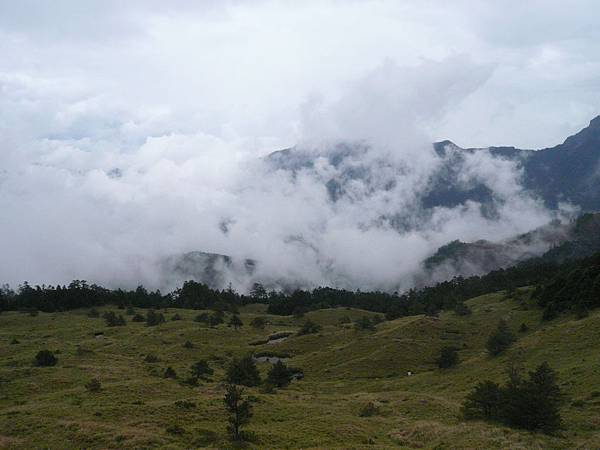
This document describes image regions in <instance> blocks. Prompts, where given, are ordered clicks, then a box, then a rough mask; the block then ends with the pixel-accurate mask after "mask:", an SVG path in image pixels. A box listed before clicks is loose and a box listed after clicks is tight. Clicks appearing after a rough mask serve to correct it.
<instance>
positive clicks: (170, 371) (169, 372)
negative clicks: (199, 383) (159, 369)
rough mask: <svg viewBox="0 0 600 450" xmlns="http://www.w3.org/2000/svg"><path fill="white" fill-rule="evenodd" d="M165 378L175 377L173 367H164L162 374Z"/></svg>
mask: <svg viewBox="0 0 600 450" xmlns="http://www.w3.org/2000/svg"><path fill="white" fill-rule="evenodd" d="M163 375H164V377H165V378H177V373H175V369H173V368H172V367H171V366H169V367H167V368H166V369H165V373H164V374H163Z"/></svg>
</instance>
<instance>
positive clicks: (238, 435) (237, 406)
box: [223, 384, 252, 441]
mask: <svg viewBox="0 0 600 450" xmlns="http://www.w3.org/2000/svg"><path fill="white" fill-rule="evenodd" d="M243 393H244V390H243V389H242V388H238V387H237V386H235V385H233V384H230V385H229V386H227V391H226V393H225V398H224V399H223V401H224V403H225V407H226V408H227V412H228V413H229V417H228V422H229V425H228V426H227V431H228V433H229V435H230V436H231V439H232V440H234V441H241V440H242V438H243V434H242V431H241V427H242V426H244V425H246V424H247V423H248V422H250V418H251V417H252V405H251V404H250V402H249V401H248V400H247V399H244V398H243V397H242V395H243Z"/></svg>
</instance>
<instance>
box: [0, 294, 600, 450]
mask: <svg viewBox="0 0 600 450" xmlns="http://www.w3.org/2000/svg"><path fill="white" fill-rule="evenodd" d="M529 293H530V290H528V289H521V290H518V291H517V292H516V293H515V295H514V298H507V296H506V295H505V294H504V293H496V294H489V295H485V296H482V297H479V298H476V299H472V300H470V301H468V302H467V305H468V306H469V307H470V308H471V310H472V314H471V315H470V316H467V317H460V316H457V315H456V314H454V313H451V312H447V313H442V314H441V315H440V316H439V317H438V318H435V317H426V316H411V317H404V318H400V319H397V320H393V321H389V322H384V323H381V324H379V325H377V327H376V329H375V330H374V331H356V330H354V329H353V328H352V326H350V325H339V324H338V323H339V321H340V319H341V318H343V317H345V316H348V318H350V319H356V318H358V317H361V316H362V315H368V314H370V313H368V312H363V311H360V310H354V309H345V308H338V309H326V310H320V311H315V312H311V313H308V314H307V316H306V317H304V318H293V317H291V316H283V317H282V316H269V315H267V314H265V312H264V306H262V305H249V306H246V307H244V308H243V309H242V311H241V312H242V314H241V318H242V320H243V322H244V323H245V325H244V327H242V329H241V330H238V331H235V330H233V329H232V328H227V327H225V326H223V325H221V326H217V327H215V328H208V327H203V326H202V325H200V324H199V323H197V322H194V321H193V320H192V318H193V317H194V316H195V315H196V314H197V313H198V311H190V310H175V309H170V310H169V311H168V313H166V315H167V319H169V318H170V317H171V316H172V315H173V314H174V313H175V312H177V313H178V314H179V315H180V316H181V317H182V320H180V321H170V320H168V321H167V322H166V323H164V324H162V325H159V326H157V327H146V326H145V325H144V324H143V323H142V324H140V323H134V322H129V323H128V324H127V325H126V326H124V327H112V328H107V327H106V326H105V324H104V321H102V319H92V318H88V317H87V315H86V311H84V310H76V311H71V312H59V313H52V314H48V313H40V314H39V315H38V316H36V317H31V316H29V315H27V314H20V313H16V312H4V313H3V314H1V315H0V355H1V356H0V446H3V447H7V448H23V449H25V448H27V449H29V448H40V447H50V448H81V447H86V448H140V447H144V448H148V447H161V448H180V447H187V448H189V447H205V448H227V447H229V443H228V441H227V440H226V433H225V426H226V418H225V413H224V409H223V403H222V398H223V395H224V388H223V386H222V384H221V380H222V378H223V375H224V367H226V365H227V363H228V361H229V360H230V359H231V358H232V357H233V356H235V355H242V354H246V353H247V352H251V351H254V352H258V351H270V352H276V353H279V354H283V353H288V354H289V356H290V360H289V363H290V364H293V365H294V366H296V367H301V368H302V369H303V370H304V373H305V378H304V380H302V381H296V382H293V383H292V385H291V386H290V387H288V388H286V389H280V390H278V391H277V392H276V393H273V394H266V393H264V392H262V391H260V390H257V389H255V388H248V389H247V391H246V392H247V393H248V394H250V395H251V396H252V397H253V398H254V412H255V415H254V417H253V419H252V420H251V422H250V425H249V426H248V430H249V431H251V433H252V436H253V438H252V441H251V442H250V443H249V448H284V447H286V448H379V449H385V448H398V447H401V448H434V447H435V448H448V449H450V448H453V449H454V448H523V449H525V448H527V449H532V448H540V449H541V448H575V447H579V448H595V447H598V446H599V445H600V432H599V431H598V430H599V429H600V428H599V425H600V422H599V421H598V417H599V413H600V393H599V392H598V391H599V389H600V388H599V386H600V372H599V371H598V370H597V354H598V351H600V348H599V345H600V344H599V343H600V339H599V338H600V331H599V330H600V311H595V312H593V313H591V314H590V315H589V316H588V317H586V318H584V319H581V320H575V318H573V317H571V316H564V317H561V318H560V319H556V320H553V321H550V322H541V321H540V319H541V314H542V313H541V310H539V309H537V308H536V307H535V305H534V303H533V302H532V301H531V300H529ZM138 312H143V310H138ZM257 316H262V317H265V318H267V319H268V321H269V325H267V327H266V328H265V329H264V330H256V329H254V328H252V327H250V326H249V325H248V323H249V321H250V320H251V319H252V318H254V317H257ZM306 318H310V319H311V320H313V321H316V322H317V323H320V324H321V325H322V326H323V329H322V331H321V332H320V333H318V334H313V335H307V336H292V337H289V338H288V339H286V340H284V341H282V342H279V343H277V344H265V345H263V346H258V347H256V346H252V345H250V343H251V342H253V341H257V340H260V339H263V340H264V338H265V337H266V336H268V335H270V334H272V333H274V332H277V331H284V330H286V331H289V330H291V331H294V330H297V329H298V328H299V326H300V325H301V324H302V323H303V321H304V320H306ZM499 319H506V320H507V321H508V323H509V326H510V328H512V329H513V331H515V333H517V334H518V335H519V338H518V341H517V342H516V344H514V345H513V347H512V348H511V349H510V350H509V351H508V352H507V353H506V354H504V355H502V356H500V357H497V358H491V357H489V356H488V355H487V353H486V352H485V349H484V342H485V339H486V337H487V336H488V334H489V333H490V329H491V328H492V327H493V325H494V324H495V323H497V321H498V320H499ZM521 323H525V324H527V326H528V328H529V331H527V332H524V333H518V332H517V329H518V328H519V326H520V324H521ZM97 332H103V333H104V335H103V337H101V338H97V337H95V336H94V333H97ZM13 339H15V340H16V341H18V343H12V344H11V341H12V342H15V341H13ZM186 340H189V341H190V342H192V343H193V345H194V346H193V348H184V347H183V345H182V344H183V343H184V342H185V341H186ZM448 344H452V345H454V346H456V347H458V348H459V349H460V350H459V355H460V359H461V362H460V364H459V365H458V366H457V367H455V368H451V369H445V370H440V369H437V368H436V366H435V364H434V359H435V357H436V356H437V354H438V352H439V350H440V348H441V347H442V346H445V345H448ZM43 348H48V349H51V350H53V351H55V352H56V354H57V356H58V358H59V362H58V365H57V366H55V367H46V368H41V367H32V364H31V360H32V358H33V357H34V355H35V354H36V352H37V351H38V350H40V349H43ZM149 353H152V354H155V355H156V356H157V357H158V359H159V361H158V362H156V363H146V362H144V357H145V355H147V354H149ZM204 358H206V359H208V361H209V364H210V365H211V367H213V368H214V369H215V374H214V376H213V377H212V380H211V381H208V382H206V383H201V385H200V386H199V387H190V386H188V385H184V384H181V383H180V382H179V380H181V379H183V378H185V377H186V376H187V373H189V367H190V365H191V364H192V363H194V362H196V361H198V360H199V359H204ZM509 359H516V360H518V361H521V362H522V364H523V365H524V367H525V368H527V369H531V368H533V367H534V366H535V365H537V364H539V363H541V362H542V361H548V362H549V363H550V365H551V366H552V367H553V368H555V369H556V370H557V372H558V376H559V382H560V385H561V388H562V389H563V391H564V393H565V400H564V404H563V408H562V414H563V417H564V421H565V428H564V430H563V431H561V432H560V433H559V434H558V435H556V436H547V435H542V434H536V433H530V432H523V431H518V430H513V429H509V428H505V427H503V426H499V425H492V424H487V423H482V422H465V421H463V419H462V418H461V416H460V405H461V402H462V400H463V398H464V396H465V395H466V393H467V392H468V391H470V390H471V389H472V387H473V386H474V385H475V384H476V383H477V382H478V381H480V380H483V379H487V378H491V379H495V380H501V379H503V378H504V374H503V372H504V370H505V367H506V363H507V361H508V360H509ZM167 366H171V367H173V368H174V369H175V371H176V373H177V375H178V380H173V379H168V378H164V377H163V376H162V373H163V370H164V369H165V368H166V367H167ZM259 366H260V369H261V372H262V373H263V375H264V373H265V371H266V370H267V368H268V363H260V364H259ZM409 371H410V372H412V376H408V375H407V374H408V372H409ZM91 378H98V379H99V380H100V382H101V383H102V389H101V391H100V392H96V393H93V392H88V391H86V389H85V388H84V384H85V383H87V382H88V381H89V380H90V379H91ZM182 401H185V402H188V403H185V402H182ZM368 402H373V403H374V404H375V405H376V406H377V412H376V414H375V415H373V416H371V417H361V416H360V415H359V410H360V409H361V408H362V407H363V406H364V405H365V404H367V403H368Z"/></svg>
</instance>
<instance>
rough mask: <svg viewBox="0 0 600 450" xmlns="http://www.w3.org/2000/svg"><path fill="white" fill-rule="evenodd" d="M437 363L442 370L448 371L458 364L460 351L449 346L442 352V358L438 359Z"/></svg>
mask: <svg viewBox="0 0 600 450" xmlns="http://www.w3.org/2000/svg"><path fill="white" fill-rule="evenodd" d="M436 363H437V365H438V367H439V368H440V369H447V368H449V367H453V366H455V365H457V364H458V349H457V348H456V347H452V346H448V347H443V348H442V349H441V350H440V356H439V357H438V358H437V359H436Z"/></svg>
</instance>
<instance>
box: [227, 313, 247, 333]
mask: <svg viewBox="0 0 600 450" xmlns="http://www.w3.org/2000/svg"><path fill="white" fill-rule="evenodd" d="M228 326H230V327H233V328H234V330H236V331H237V329H238V328H240V327H242V326H244V322H242V319H240V316H238V315H237V314H234V315H233V316H231V319H229V324H228Z"/></svg>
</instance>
